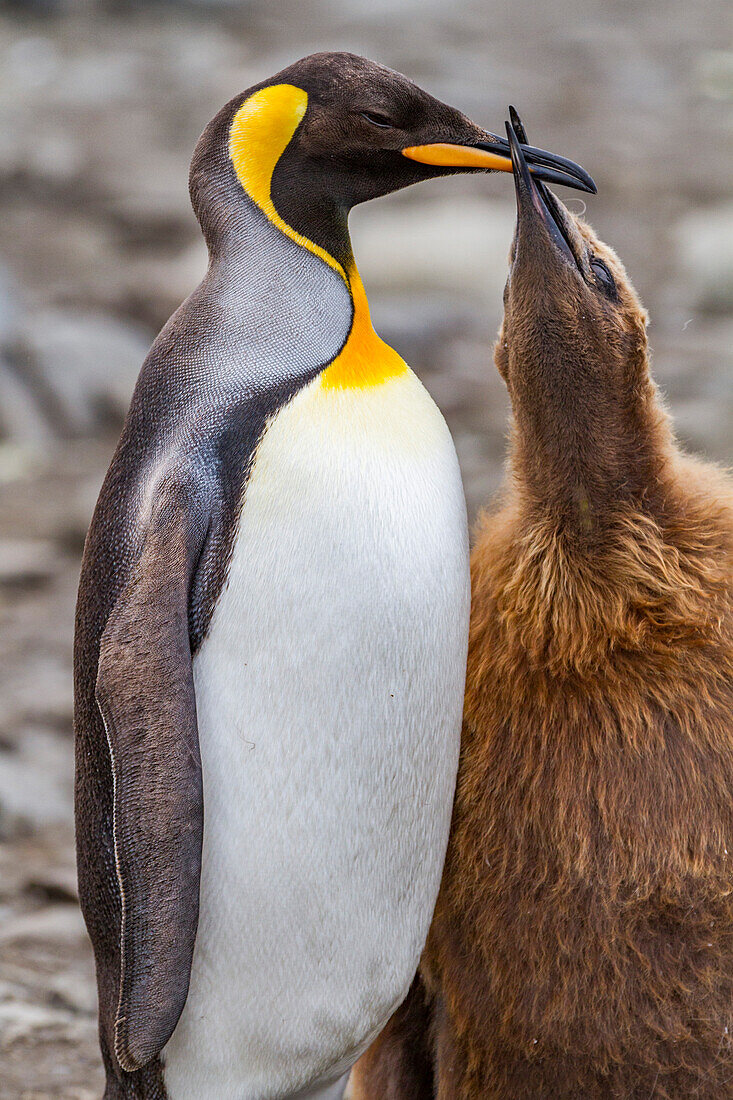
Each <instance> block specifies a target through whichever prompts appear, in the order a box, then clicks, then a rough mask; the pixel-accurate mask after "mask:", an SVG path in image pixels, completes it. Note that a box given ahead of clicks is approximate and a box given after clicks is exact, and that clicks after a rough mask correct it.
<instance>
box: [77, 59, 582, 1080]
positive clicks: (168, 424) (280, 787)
mask: <svg viewBox="0 0 733 1100" xmlns="http://www.w3.org/2000/svg"><path fill="white" fill-rule="evenodd" d="M506 152H507V145H506V142H504V141H502V140H500V139H499V138H496V137H494V136H493V135H491V134H488V133H486V132H485V131H483V130H481V129H480V128H479V127H478V126H476V125H474V124H473V123H471V122H469V121H468V119H466V118H465V117H464V116H463V115H461V114H460V113H459V112H458V111H455V110H453V109H452V108H450V107H447V106H446V105H444V104H442V103H440V102H438V101H436V100H435V99H433V98H431V97H430V96H429V95H427V94H426V93H425V92H423V91H421V90H420V89H419V88H417V87H416V86H415V85H414V84H412V83H410V82H409V81H408V80H406V79H405V78H404V77H402V76H400V75H399V74H397V73H394V72H391V71H389V70H387V69H384V68H382V67H381V66H378V65H375V64H372V63H371V62H369V61H366V60H364V59H363V58H359V57H354V56H352V55H350V54H319V55H315V56H313V57H309V58H306V59H304V60H302V61H300V62H298V63H296V64H294V65H292V66H291V67H290V68H288V69H285V70H283V71H282V72H281V73H278V74H277V76H275V77H273V78H272V79H271V80H268V81H265V82H264V83H262V84H259V85H257V86H255V87H253V88H251V89H250V90H249V91H247V92H245V93H244V94H243V95H240V96H237V97H236V98H235V99H233V100H232V101H231V102H230V103H229V104H227V106H226V107H224V108H223V109H222V111H221V112H220V113H219V114H218V115H217V116H216V118H214V120H213V121H212V122H211V123H210V124H209V126H208V127H207V128H206V130H205V131H204V134H203V135H202V137H201V139H200V141H199V143H198V146H197V148H196V151H195V153H194V157H193V162H192V166H191V197H192V202H193V206H194V210H195V212H196V215H197V217H198V219H199V221H200V223H201V226H202V229H203V232H204V235H205V237H206V241H207V244H208V247H209V253H210V262H209V267H208V271H207V274H206V277H205V278H204V280H203V282H202V283H201V285H200V286H199V287H198V288H197V289H196V290H195V291H194V292H193V294H192V295H191V296H190V298H188V300H187V301H186V302H185V303H184V304H183V305H182V306H181V308H180V309H179V310H178V311H177V312H176V313H175V314H174V315H173V317H172V318H171V319H170V321H169V322H168V323H167V324H166V326H165V327H164V329H163V330H162V332H161V333H160V335H159V337H158V338H157V340H156V341H155V343H154V345H153V347H152V350H151V352H150V354H149V356H148V357H147V359H146V361H145V363H144V364H143V368H142V372H141V374H140V378H139V380H138V384H137V387H136V390H135V393H134V396H133V399H132V405H131V408H130V412H129V414H128V417H127V420H126V422H125V426H124V429H123V432H122V437H121V439H120V443H119V445H118V448H117V451H116V453H115V456H114V458H113V460H112V464H111V467H110V470H109V472H108V475H107V478H106V480H105V482H104V486H103V488H102V491H101V495H100V498H99V502H98V504H97V508H96V511H95V514H94V518H93V521H92V524H91V528H90V531H89V535H88V538H87V544H86V549H85V554H84V562H83V567H82V577H81V586H80V595H79V603H78V613H77V634H76V654H75V677H76V736H77V784H76V807H77V831H78V863H79V887H80V898H81V902H82V907H83V911H84V916H85V919H86V922H87V926H88V929H89V933H90V935H91V939H92V942H93V945H94V950H95V956H96V966H97V978H98V989H99V1013H100V1040H101V1047H102V1053H103V1058H104V1062H105V1067H106V1072H107V1088H106V1092H105V1096H106V1097H107V1098H108V1100H112V1098H121V1097H124V1098H131V1097H135V1098H143V1100H160V1098H162V1097H169V1098H170V1100H265V1098H276V1097H279V1098H284V1097H296V1096H297V1097H300V1098H302V1100H305V1098H316V1097H319V1098H326V1097H338V1096H340V1095H341V1094H342V1092H343V1088H344V1081H345V1075H346V1074H347V1073H348V1070H349V1068H350V1066H351V1065H352V1064H353V1062H354V1061H355V1060H356V1058H357V1057H358V1055H359V1054H360V1053H361V1051H362V1050H364V1049H365V1047H366V1046H367V1044H368V1043H369V1041H370V1039H371V1038H372V1037H374V1036H375V1035H376V1034H377V1032H378V1031H379V1030H380V1028H381V1027H382V1026H383V1024H384V1023H385V1022H386V1020H387V1019H388V1018H389V1016H390V1014H391V1013H392V1011H393V1010H394V1009H395V1007H396V1006H397V1005H398V1004H399V1003H400V1001H401V1000H402V999H403V997H404V996H405V994H406V992H407V989H408V987H409V985H410V981H411V979H412V976H413V974H414V972H415V969H416V967H417V963H418V959H419V956H420V952H421V949H422V947H423V943H424V940H425V936H426V934H427V930H428V924H429V921H430V917H431V914H432V911H433V907H434V903H435V899H436V894H437V890H438V885H439V881H440V875H441V869H442V865H443V859H444V854H445V848H446V842H447V835H448V826H449V821H450V812H451V803H452V798H453V790H454V782H455V774H456V765H457V755H458V744H459V730H460V724H461V709H462V702H463V688H464V673H465V661H466V645H467V630H468V609H469V608H468V603H469V601H468V554H467V537H466V517H465V506H464V500H463V494H462V490H461V481H460V477H459V471H458V465H457V462H456V457H455V453H454V449H453V445H452V442H451V439H450V436H449V434H448V430H447V428H446V425H445V423H444V421H443V419H442V417H441V415H440V413H439V412H438V410H437V409H436V407H435V405H434V404H433V402H432V401H431V399H430V398H429V396H428V395H427V393H426V392H425V390H424V389H423V387H422V386H421V385H420V383H419V382H418V380H417V379H416V377H415V376H414V375H413V374H412V372H411V371H410V369H409V368H408V367H407V366H406V364H405V363H404V362H403V361H402V359H401V358H400V357H399V356H398V355H397V354H396V353H395V352H394V351H393V350H392V349H391V348H389V347H387V346H386V345H385V344H384V343H383V342H382V341H381V340H380V339H379V337H378V336H377V335H376V334H375V332H374V330H373V328H372V326H371V323H370V319H369V309H368V305H367V301H366V298H365V295H364V289H363V286H362V283H361V281H360V279H359V275H358V273H357V270H356V267H355V265H354V261H353V257H352V253H351V247H350V242H349V234H348V229H347V215H348V211H349V209H350V207H351V206H353V205H354V204H355V203H358V202H362V201H364V200H365V199H370V198H373V197H375V196H378V195H382V194H385V193H387V192H389V191H393V190H395V189H397V188H400V187H404V186H406V185H408V184H411V183H416V182H418V181H419V180H422V179H426V178H429V177H430V176H436V175H440V174H443V173H446V172H450V171H456V170H461V169H471V168H473V169H475V168H505V169H507V170H508V169H510V162H509V160H508V159H507V158H506V157H505V154H506ZM528 156H529V157H530V160H531V161H533V163H534V166H535V167H534V170H535V171H536V172H537V174H538V175H539V176H541V177H542V178H546V179H550V180H552V179H555V180H557V179H558V178H560V179H563V180H565V181H567V182H570V183H574V184H575V185H577V186H580V187H581V188H586V189H589V188H590V187H591V186H592V182H591V181H589V177H587V176H586V175H585V173H583V171H582V170H581V169H579V168H577V166H574V165H572V164H571V163H570V162H566V161H564V160H562V159H561V158H553V157H552V156H550V155H549V154H546V153H544V152H542V151H541V150H530V151H529V153H528ZM204 806H205V809H206V817H205V826H204ZM202 849H203V850H202ZM197 929H198V930H197Z"/></svg>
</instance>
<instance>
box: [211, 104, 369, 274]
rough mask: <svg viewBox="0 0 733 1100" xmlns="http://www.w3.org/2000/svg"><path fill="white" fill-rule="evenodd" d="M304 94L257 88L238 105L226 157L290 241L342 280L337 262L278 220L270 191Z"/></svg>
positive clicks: (297, 121)
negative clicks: (330, 268) (326, 265)
mask: <svg viewBox="0 0 733 1100" xmlns="http://www.w3.org/2000/svg"><path fill="white" fill-rule="evenodd" d="M307 106H308V93H307V92H304V91H303V89H302V88H296V87H294V86H293V85H292V84H273V85H272V86H271V87H269V88H261V89H260V90H259V92H255V93H254V95H251V96H250V97H249V99H246V100H245V101H244V103H243V104H242V106H241V107H240V108H239V110H238V111H237V113H236V114H235V116H234V118H233V119H232V125H231V127H230V129H229V156H230V157H231V158H232V164H233V165H234V171H235V172H236V173H237V179H238V180H239V182H240V183H241V185H242V187H243V188H244V190H245V191H246V192H247V194H248V195H249V197H250V198H251V199H252V201H253V202H254V203H256V205H257V206H259V208H260V210H261V211H262V213H263V214H266V215H267V217H268V218H269V219H270V221H271V222H272V223H273V225H276V226H277V228H278V229H280V230H281V231H282V232H283V233H284V234H285V236H286V237H290V239H291V241H295V243H296V244H299V245H302V247H303V248H307V249H308V251H309V252H313V253H315V255H316V256H320V258H321V259H322V260H323V261H324V262H325V263H327V264H328V265H329V267H332V268H333V269H334V271H338V273H339V275H341V277H342V278H343V279H344V280H345V281H348V280H346V273H345V271H344V269H343V268H342V266H341V264H340V263H338V261H337V260H334V258H333V256H330V255H329V253H328V252H326V250H325V249H323V248H319V247H318V245H317V244H314V243H313V241H309V240H308V238H307V237H304V236H303V235H302V234H301V233H296V231H295V230H294V229H292V228H291V227H290V226H289V225H288V224H287V223H286V222H284V221H283V220H282V218H281V217H280V215H279V214H278V212H277V210H276V209H275V204H274V203H273V201H272V195H271V193H270V191H271V187H272V173H273V172H274V171H275V165H276V164H277V162H278V161H279V160H280V157H281V156H282V155H283V153H284V152H285V150H286V148H287V146H288V144H289V143H290V139H291V138H292V136H293V134H294V133H295V131H296V130H297V129H298V126H299V125H300V123H301V121H302V118H303V115H304V114H305V109H306V107H307Z"/></svg>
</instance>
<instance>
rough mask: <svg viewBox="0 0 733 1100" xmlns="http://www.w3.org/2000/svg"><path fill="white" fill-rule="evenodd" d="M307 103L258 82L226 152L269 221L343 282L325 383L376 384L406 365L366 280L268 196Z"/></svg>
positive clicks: (285, 88) (283, 88)
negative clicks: (377, 318)
mask: <svg viewBox="0 0 733 1100" xmlns="http://www.w3.org/2000/svg"><path fill="white" fill-rule="evenodd" d="M307 106H308V95H307V93H306V92H304V91H303V90H302V88H296V87H294V86H293V85H292V84H275V85H272V86H271V87H269V88H261V89H260V91H259V92H255V93H254V95H251V96H250V97H249V99H247V100H245V102H244V103H243V104H242V106H241V107H240V108H239V110H238V111H237V113H236V114H235V116H234V119H233V120H232V125H231V127H230V130H229V155H230V157H231V159H232V164H233V165H234V171H235V172H236V174H237V179H238V180H239V182H240V183H241V185H242V187H243V188H244V190H245V191H246V193H247V194H248V195H249V197H250V198H251V199H252V201H253V202H254V203H255V204H256V205H257V206H258V207H259V208H260V210H261V211H262V213H263V214H264V215H265V216H266V217H267V218H268V219H269V220H270V221H271V222H272V224H273V225H275V226H277V228H278V229H279V230H280V231H281V232H282V233H284V234H285V236H286V237H289V238H290V240H291V241H294V242H295V243H296V244H298V245H300V246H301V248H306V249H308V251H309V252H312V253H313V255H314V256H318V257H319V258H320V259H321V260H323V262H324V263H326V264H328V266H329V267H331V268H333V270H334V271H336V272H337V273H338V274H339V275H340V276H341V278H342V279H343V280H344V282H345V283H346V285H347V287H348V288H349V293H350V294H351V300H352V302H353V307H354V316H353V320H352V323H351V330H350V331H349V335H348V337H347V339H346V343H345V344H344V346H343V348H342V349H341V351H340V352H339V354H338V355H337V356H336V358H335V359H334V360H333V362H332V363H330V364H329V365H328V367H326V369H325V370H324V371H323V372H322V373H321V384H322V385H323V387H324V388H326V389H346V388H360V387H366V386H376V385H379V384H380V383H381V382H386V381H387V380H388V379H389V378H394V377H396V376H397V375H400V374H404V373H405V371H407V370H408V369H409V368H408V367H407V364H406V363H405V362H404V361H403V360H402V359H401V358H400V356H399V355H398V354H397V352H396V351H393V349H392V348H391V347H389V345H388V344H385V342H384V341H383V340H381V339H380V338H379V336H377V334H376V332H375V331H374V329H373V327H372V322H371V317H370V314H369V303H368V302H367V297H366V293H365V291H364V285H363V283H362V281H361V278H360V276H359V272H358V271H357V270H356V267H352V268H350V270H349V272H348V274H347V272H346V271H344V269H343V267H342V266H341V264H340V263H339V262H338V260H336V259H334V257H333V256H331V255H330V254H329V253H328V252H326V250H325V249H324V248H320V247H319V246H318V245H317V244H314V242H313V241H310V240H308V238H307V237H304V236H303V235H302V234H301V233H298V232H296V230H294V229H293V228H292V227H291V226H289V225H288V224H287V223H286V222H284V221H283V219H282V218H281V217H280V215H279V214H278V212H277V210H276V209H275V204H274V203H273V201H272V194H271V191H272V174H273V172H274V171H275V166H276V164H277V162H278V160H279V159H280V157H281V156H282V154H283V153H284V152H285V149H286V148H287V146H288V144H289V142H290V139H291V138H292V136H293V134H294V133H295V131H296V130H297V128H298V126H299V125H300V122H301V120H302V118H303V115H304V114H305V111H306V107H307Z"/></svg>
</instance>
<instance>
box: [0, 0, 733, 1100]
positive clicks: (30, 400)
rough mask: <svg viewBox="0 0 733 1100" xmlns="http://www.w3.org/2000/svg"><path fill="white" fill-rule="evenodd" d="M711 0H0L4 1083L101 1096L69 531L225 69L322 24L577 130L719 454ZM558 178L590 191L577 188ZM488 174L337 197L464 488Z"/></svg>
mask: <svg viewBox="0 0 733 1100" xmlns="http://www.w3.org/2000/svg"><path fill="white" fill-rule="evenodd" d="M729 20H730V16H729V13H728V12H727V7H726V5H725V3H724V0H698V2H697V3H696V4H695V5H691V4H690V3H689V2H688V0H643V2H641V3H631V2H630V0H584V3H582V4H581V3H580V2H579V0H557V2H554V3H550V4H543V5H537V4H536V3H534V0H512V3H511V4H510V3H502V4H495V3H488V2H485V0H452V2H448V0H402V2H401V3H400V2H399V0H371V2H370V3H368V4H367V3H358V2H356V0H339V3H338V4H337V3H335V0H276V2H272V0H270V2H269V3H268V2H266V0H249V2H242V3H238V2H236V0H230V2H225V0H223V2H220V3H212V2H208V3H207V2H204V0H199V2H195V0H190V2H189V3H182V4H178V3H164V2H162V0H161V2H158V3H148V4H143V3H140V4H139V5H137V6H135V5H130V4H128V3H124V2H122V0H118V2H114V3H113V2H110V3H109V4H107V5H104V4H98V3H94V2H93V0H76V2H74V0H66V2H63V0H36V2H34V3H18V2H16V3H10V4H5V5H0V203H1V204H2V214H1V216H0V624H1V628H0V655H1V660H0V698H1V699H2V702H1V703H0V841H1V844H0V1100H17V1098H21V1097H22V1098H25V1100H31V1098H32V1100H40V1098H47V1097H54V1098H66V1100H72V1098H76V1100H82V1098H87V1097H89V1098H92V1097H97V1096H99V1095H100V1088H101V1083H100V1075H99V1069H98V1065H97V1056H96V1051H95V1023H94V991H93V983H92V967H91V961H90V955H89V951H88V948H87V943H86V939H85V936H84V932H83V925H82V922H81V919H80V916H79V913H78V908H77V904H76V897H75V886H74V874H73V844H72V830H71V783H72V768H71V752H72V746H71V677H70V655H71V635H72V619H73V604H74V596H75V585H76V578H77V571H78V563H79V555H80V551H81V547H82V542H83V537H84V532H85V529H86V525H87V523H88V519H89V515H90V511H91V508H92V506H93V503H94V499H95V496H96V492H97V491H98V487H99V484H100V481H101V478H102V475H103V472H104V469H105V466H106V463H107V462H108V461H109V457H110V453H111V449H112V447H113V445H114V438H115V433H116V431H117V430H118V428H119V421H120V416H121V414H122V412H123V410H124V408H125V405H126V402H127V399H128V396H129V392H130V389H131V386H132V383H133V380H134V377H135V374H136V371H137V369H138V367H139V364H140V361H141V359H142V357H143V355H144V353H145V350H146V348H147V346H148V344H149V343H150V340H151V338H152V336H153V335H154V333H155V331H156V330H157V328H158V327H159V326H160V324H161V323H162V322H163V321H164V320H165V318H166V317H167V315H168V313H169V312H170V311H171V309H172V308H173V307H174V306H175V305H176V304H177V303H178V302H179V301H180V299H181V298H182V297H183V296H184V295H185V294H186V293H188V291H189V290H190V289H191V288H192V286H193V285H194V284H195V282H196V281H197V279H198V278H199V277H200V275H201V273H202V270H203V263H204V253H203V248H202V245H201V242H200V240H199V237H198V232H197V227H196V225H195V223H194V221H193V218H192V215H191V213H190V210H189V206H188V198H187V191H186V168H187V161H188V158H189V156H190V152H191V149H192V146H193V144H194V142H195V140H196V137H197V135H198V133H199V131H200V130H201V129H202V127H203V125H204V124H205V123H206V121H207V120H208V119H209V117H210V116H211V115H212V114H213V113H214V112H215V111H216V110H217V109H218V107H219V106H221V104H222V103H223V102H224V101H225V100H227V99H228V98H230V97H231V96H232V95H233V94H234V93H236V92H237V91H240V90H241V89H242V88H244V87H246V86H247V85H249V84H251V83H253V82H254V81H255V80H258V79H260V78H261V77H263V76H266V75H267V74H269V73H271V72H274V71H276V70H277V69H278V68H280V67H282V66H283V65H284V64H286V63H287V62H288V61H290V60H292V59H294V58H295V57H297V56H300V55H302V54H304V53H307V52H310V51H311V50H314V49H324V48H349V49H353V50H355V51H357V52H361V53H366V54H368V55H370V56H373V57H375V58H377V59H379V60H382V61H384V62H386V63H387V64H390V65H392V66H394V67H395V68H398V69H401V70H402V71H404V72H407V73H409V74H410V75H411V76H413V77H414V78H415V79H417V80H418V81H419V82H421V83H422V84H424V85H425V86H426V87H428V88H429V89H430V90H431V91H433V92H434V93H435V94H437V95H439V96H441V97H442V98H444V99H447V100H449V101H450V102H453V103H455V104H456V105H458V106H460V107H462V108H463V109H464V110H465V111H466V112H467V113H469V114H471V115H472V116H473V117H475V118H476V119H477V121H480V122H482V123H484V124H485V125H487V126H489V127H490V128H493V129H495V130H500V129H501V126H502V121H503V118H504V117H505V106H506V103H507V101H508V100H509V99H511V100H512V101H514V102H515V103H516V104H517V106H518V107H519V108H520V110H521V111H522V113H523V115H524V117H525V119H526V122H527V125H528V128H529V129H530V136H531V137H533V138H534V140H535V141H537V143H538V144H542V145H545V146H546V147H549V148H553V149H556V150H557V151H559V152H563V153H566V154H568V155H570V156H574V157H575V158H576V159H578V160H580V161H581V162H582V163H583V164H584V165H585V166H586V167H587V168H589V169H590V170H591V171H592V172H593V173H594V175H595V177H596V180H597V182H598V184H599V189H600V194H599V195H598V197H597V198H595V199H591V200H590V201H589V216H590V217H591V219H592V221H593V222H594V224H595V225H596V227H597V229H598V230H599V231H600V233H601V234H602V236H604V237H605V239H606V240H608V241H610V242H611V243H613V245H614V246H615V247H616V248H617V249H618V251H619V253H620V254H621V255H622V256H623V258H624V260H625V262H626V264H627V268H628V270H629V271H630V273H631V274H632V277H633V279H634V281H635V283H636V285H637V287H638V289H639V291H640V292H641V294H642V296H643V298H644V300H645V302H646V304H647V306H648V307H649V309H650V312H651V314H652V327H651V330H650V335H651V340H652V344H653V347H654V351H655V369H656V375H657V378H658V380H659V382H660V385H661V386H662V388H663V389H664V391H665V392H666V394H667V396H668V400H669V403H670V405H671V408H672V410H673V412H674V414H675V417H676V421H677V424H678V428H679V431H680V434H681V436H682V438H683V439H684V441H685V442H686V443H687V445H689V446H690V447H692V448H693V449H695V450H699V451H701V452H704V453H706V454H708V455H710V456H711V457H713V458H716V459H718V460H720V461H724V462H726V461H730V459H731V457H732V456H733V437H732V433H731V428H732V427H733V414H732V411H731V405H732V398H733V359H732V357H731V345H732V344H733V339H732V338H733V196H732V195H731V191H730V186H729V177H730V172H731V163H732V161H731V153H732V150H731V138H732V133H731V119H732V117H733V112H731V109H730V108H731V98H733V52H731V51H730V49H729V48H728V46H726V41H727V40H728V41H729V38H730V30H731V26H730V22H729ZM571 205H572V206H573V207H574V208H575V209H580V200H579V199H572V200H571ZM512 217H513V212H512V197H511V184H510V181H509V180H508V179H507V178H506V177H500V178H497V177H494V178H489V179H486V178H482V179H477V178H472V179H466V180H447V181H441V182H440V183H434V184H430V185H425V186H423V187H422V188H416V189H414V190H413V191H412V192H408V193H405V194H403V195H398V196H394V197H391V198H389V199H386V200H384V201H382V202H380V203H375V204H372V206H371V207H369V208H365V209H363V210H359V211H357V212H356V214H355V215H354V218H353V230H354V238H355V249H356V254H357V258H358V259H359V262H360V267H361V269H362V274H363V276H364V280H365V283H366V285H367V289H368V291H369V293H370V297H371V300H372V306H373V314H374V317H375V321H376V324H377V327H378V328H379V329H380V331H381V332H382V334H383V335H384V336H385V337H386V338H387V339H389V340H390V342H392V343H393V344H394V345H395V346H396V347H397V348H398V349H399V350H400V352H401V353H402V354H403V355H404V356H405V358H407V360H408V361H409V362H410V363H411V364H412V365H413V366H414V367H415V368H416V369H417V370H418V372H419V373H420V375H421V376H422V377H423V379H424V381H425V382H426V384H427V385H428V387H429V388H430V389H431V391H432V392H433V394H434V396H435V397H436V399H437V400H438V402H439V404H440V405H441V407H442V408H443V410H444V412H445V414H446V416H447V418H448V420H449V422H450V426H451V428H452V430H453V432H454V435H455V438H456V441H457V445H458V450H459V455H460V458H461V463H462V467H463V471H464V476H465V483H466V490H467V494H468V499H469V504H470V508H471V511H472V513H473V512H475V510H476V508H477V507H478V505H479V503H480V502H481V501H482V500H484V499H485V498H486V497H487V496H488V495H489V494H490V493H491V492H492V491H493V490H494V489H495V488H496V486H497V484H498V483H499V480H500V476H501V456H502V451H503V446H504V431H505V423H506V402H505V397H504V391H503V387H502V385H501V382H500V380H499V379H498V376H497V375H496V372H495V371H494V369H493V367H492V365H491V357H490V345H491V341H492V338H493V333H494V332H495V329H496V325H497V322H498V317H499V309H500V303H501V288H502V285H503V281H504V272H505V257H506V252H507V248H508V244H509V240H510V237H511V231H512Z"/></svg>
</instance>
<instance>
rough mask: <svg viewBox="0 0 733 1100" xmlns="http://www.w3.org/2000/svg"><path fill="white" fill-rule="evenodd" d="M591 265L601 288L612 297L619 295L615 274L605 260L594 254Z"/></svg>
mask: <svg viewBox="0 0 733 1100" xmlns="http://www.w3.org/2000/svg"><path fill="white" fill-rule="evenodd" d="M590 266H591V268H592V270H593V274H594V275H595V277H596V282H597V283H598V284H599V285H600V287H601V289H602V290H604V291H605V293H606V294H608V295H609V296H610V297H611V298H615V297H617V294H618V292H617V290H616V283H615V282H614V279H613V275H612V274H611V272H610V271H609V270H608V268H607V267H606V265H605V264H604V262H603V260H599V259H598V257H597V256H594V257H593V258H592V260H591V261H590Z"/></svg>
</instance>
